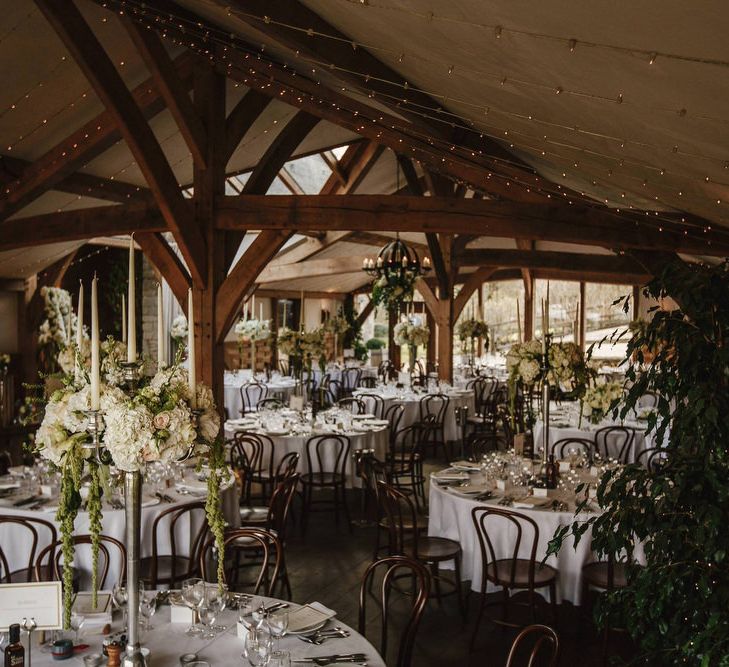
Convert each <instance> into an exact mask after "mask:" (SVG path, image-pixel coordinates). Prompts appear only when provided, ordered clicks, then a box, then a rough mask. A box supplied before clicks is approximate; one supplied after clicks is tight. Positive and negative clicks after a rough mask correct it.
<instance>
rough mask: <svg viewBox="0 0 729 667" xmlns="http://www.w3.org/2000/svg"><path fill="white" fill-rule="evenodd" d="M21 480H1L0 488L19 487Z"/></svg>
mask: <svg viewBox="0 0 729 667" xmlns="http://www.w3.org/2000/svg"><path fill="white" fill-rule="evenodd" d="M19 488H20V482H0V490H4V489H19Z"/></svg>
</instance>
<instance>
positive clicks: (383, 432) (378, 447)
mask: <svg viewBox="0 0 729 667" xmlns="http://www.w3.org/2000/svg"><path fill="white" fill-rule="evenodd" d="M343 412H344V411H343ZM279 413H281V414H283V415H290V416H291V421H290V422H288V421H287V425H286V426H279V427H277V428H275V427H271V425H267V424H266V423H265V417H264V418H263V419H264V421H262V417H261V416H260V415H255V414H252V415H249V416H248V417H247V418H241V419H229V420H228V421H226V422H225V437H226V439H231V438H233V437H234V436H235V434H236V433H238V432H244V433H253V434H260V435H265V436H267V437H268V438H270V439H271V441H272V442H273V451H274V454H273V467H274V469H275V468H276V466H277V465H278V464H279V462H280V461H281V459H282V458H283V457H284V456H286V454H288V453H289V452H298V454H299V465H298V468H297V470H298V472H300V473H307V472H309V464H308V461H307V458H306V443H307V442H308V441H309V439H310V438H312V437H315V436H320V435H343V436H345V437H347V438H348V439H349V445H350V446H349V456H348V457H347V461H346V463H345V475H346V483H347V486H348V487H350V488H351V487H359V486H360V485H361V480H360V478H359V476H358V475H357V465H356V461H355V458H354V453H355V451H357V450H373V451H374V453H375V456H377V458H379V459H380V460H384V458H385V456H386V454H387V448H388V444H389V437H388V434H389V429H388V427H387V422H384V421H383V420H378V419H375V418H374V416H373V415H370V416H369V417H370V418H365V419H356V418H355V419H352V416H351V413H350V414H349V415H348V416H349V419H350V420H351V425H350V422H349V421H346V422H338V421H337V418H336V417H332V418H330V422H331V421H332V419H334V421H335V423H327V422H326V421H324V420H323V419H322V418H321V417H320V418H319V421H318V422H317V423H316V424H315V425H313V426H312V425H311V423H310V422H309V421H301V420H299V419H298V418H297V416H296V413H295V412H294V411H293V410H287V409H283V410H281V411H279ZM365 417H367V415H365ZM323 464H324V466H325V467H326V469H327V470H331V469H332V468H333V467H334V464H335V461H334V456H333V455H332V456H327V455H325V456H323Z"/></svg>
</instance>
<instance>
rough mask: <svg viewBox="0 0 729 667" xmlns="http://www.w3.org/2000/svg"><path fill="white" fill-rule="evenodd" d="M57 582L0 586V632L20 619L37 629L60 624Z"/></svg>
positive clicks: (59, 588) (59, 601) (59, 596)
mask: <svg viewBox="0 0 729 667" xmlns="http://www.w3.org/2000/svg"><path fill="white" fill-rule="evenodd" d="M62 609H63V604H62V602H61V582H60V581H52V582H49V583H23V584H2V585H0V631H4V632H6V631H7V630H8V627H9V626H10V625H12V624H13V623H22V622H23V619H24V618H27V619H28V620H30V619H31V618H33V619H35V622H36V623H37V627H36V629H37V630H59V629H60V628H61V623H62Z"/></svg>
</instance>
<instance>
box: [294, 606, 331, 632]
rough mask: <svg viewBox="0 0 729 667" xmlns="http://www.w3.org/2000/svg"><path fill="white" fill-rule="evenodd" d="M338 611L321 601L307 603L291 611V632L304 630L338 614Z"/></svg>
mask: <svg viewBox="0 0 729 667" xmlns="http://www.w3.org/2000/svg"><path fill="white" fill-rule="evenodd" d="M336 615H337V614H336V612H335V611H333V610H332V609H329V608H327V607H325V606H324V605H323V604H321V603H320V602H312V603H310V604H305V605H303V606H301V607H299V608H298V609H295V610H294V611H292V612H290V613H289V632H291V633H295V632H304V631H305V630H308V629H309V628H313V627H315V626H317V625H320V624H321V623H323V622H324V621H328V620H329V619H330V618H334V617H335V616H336Z"/></svg>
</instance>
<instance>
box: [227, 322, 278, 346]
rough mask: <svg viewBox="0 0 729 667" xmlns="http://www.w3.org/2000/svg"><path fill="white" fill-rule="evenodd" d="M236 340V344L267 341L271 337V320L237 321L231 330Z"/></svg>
mask: <svg viewBox="0 0 729 667" xmlns="http://www.w3.org/2000/svg"><path fill="white" fill-rule="evenodd" d="M233 331H234V332H235V335H236V336H237V338H238V343H239V344H241V343H248V342H250V341H254V342H255V341H259V340H268V339H269V338H270V337H271V320H246V319H244V318H241V319H239V320H238V321H237V322H236V323H235V327H234V329H233Z"/></svg>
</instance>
